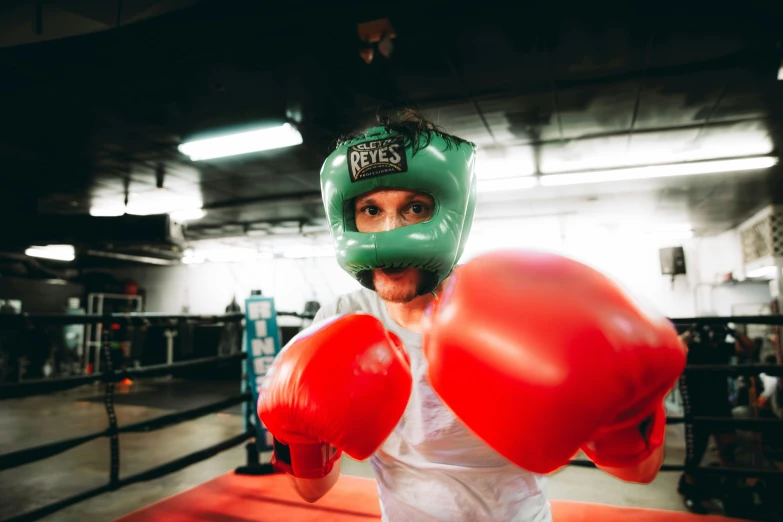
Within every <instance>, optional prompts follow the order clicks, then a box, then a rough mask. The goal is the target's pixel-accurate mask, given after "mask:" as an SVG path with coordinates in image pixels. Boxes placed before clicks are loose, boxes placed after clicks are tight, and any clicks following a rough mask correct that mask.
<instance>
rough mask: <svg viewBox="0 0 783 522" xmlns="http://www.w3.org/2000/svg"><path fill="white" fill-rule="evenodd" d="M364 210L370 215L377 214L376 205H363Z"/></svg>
mask: <svg viewBox="0 0 783 522" xmlns="http://www.w3.org/2000/svg"><path fill="white" fill-rule="evenodd" d="M364 211H365V212H366V213H367V214H369V215H371V216H377V215H378V207H365V208H364Z"/></svg>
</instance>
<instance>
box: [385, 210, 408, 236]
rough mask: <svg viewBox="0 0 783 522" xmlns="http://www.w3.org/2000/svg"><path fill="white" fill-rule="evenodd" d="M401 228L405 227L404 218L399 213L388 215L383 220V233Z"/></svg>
mask: <svg viewBox="0 0 783 522" xmlns="http://www.w3.org/2000/svg"><path fill="white" fill-rule="evenodd" d="M401 226H404V223H403V219H402V216H401V215H400V214H399V213H397V212H394V213H388V214H386V216H385V217H384V219H383V223H382V230H383V232H388V231H389V230H394V229H395V228H400V227H401Z"/></svg>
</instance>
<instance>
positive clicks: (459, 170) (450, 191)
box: [321, 127, 476, 294]
mask: <svg viewBox="0 0 783 522" xmlns="http://www.w3.org/2000/svg"><path fill="white" fill-rule="evenodd" d="M418 139H419V140H420V141H419V143H418V147H413V146H412V145H413V144H412V143H406V141H405V138H404V137H403V136H402V135H401V134H398V133H395V132H390V131H388V130H387V129H386V128H385V127H375V128H373V129H370V130H369V131H368V132H367V133H366V134H365V135H364V136H362V137H359V138H356V139H353V140H350V141H347V142H345V143H343V144H342V145H341V146H339V147H338V148H337V149H336V150H335V151H334V152H332V154H330V155H329V157H328V158H327V159H326V161H325V162H324V165H323V167H322V168H321V191H322V195H323V201H324V208H325V209H326V217H327V219H328V220H329V226H330V229H331V233H332V239H333V240H334V246H335V251H336V253H337V262H338V263H339V264H340V266H341V267H342V268H343V269H344V270H345V271H346V272H348V273H349V274H351V276H353V277H354V278H355V279H357V280H358V281H359V282H360V283H361V284H362V285H363V286H365V287H367V288H370V289H373V290H374V286H373V283H372V274H371V271H372V270H375V269H376V268H391V267H408V266H410V267H415V268H421V269H423V270H425V271H427V272H429V273H431V274H432V276H431V277H429V278H428V283H429V284H427V285H426V286H427V288H420V289H419V291H420V293H421V294H426V293H429V292H431V291H432V290H433V289H435V288H436V287H437V286H438V285H439V284H440V283H441V282H442V281H443V280H444V279H445V278H446V277H447V276H448V275H449V274H450V273H451V271H452V269H453V268H454V266H455V265H456V264H457V261H458V260H459V258H460V256H461V255H462V252H463V250H464V249H465V242H466V240H467V238H468V235H469V233H470V227H471V225H472V222H473V213H474V210H475V207H476V177H475V173H474V165H475V157H476V147H475V145H474V144H473V143H470V142H459V141H455V140H453V139H451V138H449V137H448V136H443V135H441V134H439V133H437V132H435V131H432V132H431V133H430V135H429V137H428V136H427V135H426V134H425V135H422V136H420V137H419V138H418ZM428 140H429V143H428ZM414 149H417V150H415V152H414ZM380 188H390V189H407V190H415V191H419V192H424V193H427V194H429V195H430V196H432V198H433V199H434V201H435V209H434V212H433V215H432V217H431V218H430V219H429V220H428V221H425V222H423V223H418V224H415V225H409V226H405V227H400V228H396V229H393V230H389V231H386V232H373V233H361V232H358V231H357V230H356V217H355V215H354V206H353V205H354V203H353V200H354V199H355V198H356V197H358V196H360V195H362V194H365V193H367V192H370V191H373V190H376V189H380ZM430 286H431V288H430Z"/></svg>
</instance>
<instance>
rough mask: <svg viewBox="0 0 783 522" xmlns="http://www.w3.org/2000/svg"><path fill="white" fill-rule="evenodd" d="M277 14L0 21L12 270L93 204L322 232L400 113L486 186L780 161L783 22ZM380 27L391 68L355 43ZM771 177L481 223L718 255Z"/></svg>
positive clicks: (646, 14) (230, 224) (168, 249)
mask: <svg viewBox="0 0 783 522" xmlns="http://www.w3.org/2000/svg"><path fill="white" fill-rule="evenodd" d="M266 4H270V3H268V2H239V1H236V2H229V1H225V0H216V1H209V0H204V1H196V0H191V1H187V0H180V1H175V0H170V1H154V0H146V1H145V0H135V1H130V0H123V1H119V0H111V1H108V0H106V1H103V0H93V1H91V2H74V1H59V2H45V3H44V2H37V1H17V2H13V1H11V2H6V3H4V4H3V6H2V7H0V114H1V115H2V125H1V126H0V207H1V208H0V218H1V219H2V223H3V227H4V228H5V229H6V231H12V230H13V231H14V232H15V233H12V234H3V235H2V236H4V239H3V238H2V237H0V250H2V251H3V252H4V253H5V254H6V255H18V253H19V252H22V251H23V250H24V248H25V246H28V244H37V243H36V242H38V243H40V242H41V241H44V240H48V241H50V240H52V237H51V234H49V237H44V236H45V234H44V235H42V234H41V230H42V229H43V230H49V231H51V230H57V224H58V223H60V224H63V223H65V224H67V225H62V226H64V227H65V226H67V227H68V228H69V229H74V228H76V229H80V230H86V229H90V228H91V227H94V226H96V225H94V223H97V221H94V220H96V219H99V218H92V220H93V221H91V220H90V209H91V208H93V207H95V206H96V205H101V204H106V203H107V202H109V203H116V202H122V203H123V204H124V203H125V202H133V201H134V200H135V201H153V200H158V199H161V198H163V197H173V198H180V199H182V200H183V201H184V200H187V201H196V202H198V204H199V205H200V206H201V207H203V209H204V210H205V211H206V216H205V217H203V218H202V219H200V220H198V221H192V222H189V223H188V224H187V226H186V227H185V229H184V235H185V238H186V240H187V241H195V240H199V239H205V238H225V237H254V238H261V239H260V240H263V237H265V236H274V235H276V234H288V235H291V234H294V235H296V234H298V233H300V232H308V231H309V232H312V233H318V232H319V231H324V230H325V227H324V220H323V208H322V206H321V200H320V191H319V180H318V172H319V169H320V166H321V163H322V161H323V159H324V158H325V156H326V155H327V154H328V153H329V151H330V146H331V145H332V144H333V143H334V140H335V138H337V137H338V136H340V134H342V133H345V132H349V131H352V130H356V129H358V128H361V127H364V126H369V125H371V124H372V123H373V122H374V120H375V117H376V114H377V113H379V112H383V111H387V110H390V109H394V108H399V107H405V106H413V107H417V108H419V109H420V110H422V111H423V112H424V113H425V115H427V116H429V117H430V118H432V119H434V120H436V121H437V122H438V123H440V124H441V125H442V126H443V127H445V128H446V130H448V131H449V132H451V133H454V134H457V135H459V136H461V137H464V138H467V139H470V140H473V141H474V142H476V143H477V144H478V145H479V147H480V148H481V150H482V158H481V160H480V163H479V175H480V176H484V177H492V175H493V173H494V175H498V172H500V171H503V175H532V176H542V177H543V176H546V175H547V174H551V173H558V172H588V173H589V172H590V171H591V170H595V169H600V168H608V167H627V166H640V165H649V164H656V163H674V162H680V161H692V160H709V159H714V158H724V157H746V156H762V155H766V156H773V157H777V156H778V153H779V151H780V148H781V144H782V143H783V81H780V80H778V78H777V76H778V74H779V70H780V71H781V72H780V74H783V70H781V67H783V63H782V60H783V48H782V47H781V42H782V41H783V3H779V2H766V3H753V2H746V3H743V4H741V7H740V4H738V5H737V6H735V7H733V8H732V9H723V8H721V7H719V5H720V4H715V3H712V4H705V5H704V6H702V7H693V8H692V9H686V8H683V7H679V6H678V7H677V8H664V7H656V4H653V3H649V4H647V3H638V4H635V5H634V7H633V9H630V8H629V7H628V6H625V7H624V8H623V9H608V8H600V9H598V8H592V9H586V8H585V7H580V8H579V9H578V10H572V9H570V8H568V7H567V6H566V5H565V4H559V3H540V4H536V3H530V2H516V3H513V4H511V5H513V7H506V8H502V9H501V8H495V7H485V6H484V5H482V4H481V3H470V4H459V3H457V2H451V3H442V2H436V3H429V4H427V3H423V2H421V3H418V4H416V5H415V7H413V6H412V5H411V4H407V3H404V2H370V3H368V2H364V3H356V2H329V4H330V5H329V6H328V7H308V6H305V5H304V4H298V3H296V2H289V3H279V2H275V3H271V4H272V5H266ZM322 4H325V3H322ZM377 20H381V22H376V23H378V24H380V26H375V27H381V28H382V30H381V32H382V33H383V36H384V40H383V43H382V45H381V46H380V48H379V43H378V42H367V41H363V38H362V37H360V24H362V23H365V22H372V21H377ZM361 27H363V28H365V29H366V28H367V26H366V25H365V26H361ZM370 29H372V26H371V27H370ZM367 39H368V38H364V40H367ZM389 44H391V45H389ZM369 49H372V51H373V56H372V60H369V63H367V62H368V60H367V58H368V53H369V51H368V50H369ZM384 54H387V55H388V56H385V55H384ZM362 55H363V56H362ZM283 122H290V123H292V124H294V125H295V126H296V128H298V129H299V131H300V133H301V135H302V138H303V143H302V144H301V145H299V146H295V147H290V148H285V149H277V150H272V151H266V152H260V153H255V154H247V155H242V156H235V157H230V158H222V159H215V160H207V161H195V162H194V161H191V160H190V159H189V158H188V157H187V156H185V155H183V154H182V153H181V152H179V150H178V148H177V147H178V145H179V144H181V143H182V142H184V141H186V140H188V139H191V138H193V137H199V136H203V135H205V134H209V133H215V132H222V131H227V130H231V129H242V128H246V127H248V126H252V125H258V124H262V125H271V124H278V123H283ZM781 174H782V173H781V166H780V164H778V165H777V166H774V167H771V168H767V169H757V170H753V171H747V172H744V171H738V172H730V173H723V174H714V175H702V176H688V177H669V178H665V177H664V178H656V179H649V180H638V181H627V182H625V181H623V182H615V183H590V184H574V185H568V186H554V187H550V186H539V187H535V188H533V189H529V190H517V191H508V190H504V191H499V192H487V193H482V195H481V199H480V203H479V210H478V217H480V218H481V217H519V218H525V217H533V216H544V215H577V216H578V215H581V214H590V213H592V214H606V215H614V216H624V215H633V214H639V215H641V214H644V215H646V216H647V217H650V216H654V217H655V219H659V220H661V221H662V222H666V221H672V222H675V221H677V222H679V221H683V220H687V221H688V222H690V223H692V224H693V227H694V230H695V231H696V232H697V233H698V234H715V233H720V232H722V231H724V230H727V229H729V228H731V227H733V226H736V225H737V224H738V223H740V222H741V221H743V220H744V219H746V218H747V217H748V216H749V214H751V213H752V212H754V211H755V210H757V209H759V208H761V207H763V206H765V205H768V204H771V203H783V184H781V182H780V178H781ZM73 219H75V221H69V220H73ZM74 234H75V235H74ZM70 235H71V236H74V237H75V239H74V242H78V243H79V245H78V246H79V248H82V249H83V250H84V252H87V251H88V250H91V251H96V252H97V251H102V252H107V251H111V252H116V253H123V252H124V253H125V254H131V255H139V253H140V252H141V253H143V255H144V256H146V257H151V258H161V259H168V260H176V259H177V258H178V257H179V256H180V255H181V250H182V248H184V247H185V245H186V243H184V242H182V241H181V240H172V239H171V238H162V237H160V234H159V231H154V230H152V231H150V235H149V237H143V234H141V237H138V236H139V234H136V237H133V238H131V239H129V240H128V241H125V242H122V241H117V242H114V244H110V243H107V241H106V240H105V238H104V239H101V238H100V237H98V236H96V235H93V236H91V235H90V234H86V233H85V234H81V235H80V234H76V233H73V232H71V233H70ZM91 238H92V239H91ZM92 242H94V244H92ZM128 259H131V258H128ZM128 259H125V260H122V261H119V262H129V261H128ZM78 262H80V263H82V264H86V265H96V266H103V265H106V264H107V263H109V262H110V260H109V259H107V258H106V257H104V256H98V257H96V258H95V259H90V256H89V255H85V256H83V257H81V258H80V261H78ZM113 262H114V263H117V262H118V261H117V260H116V259H115V260H114V261H113Z"/></svg>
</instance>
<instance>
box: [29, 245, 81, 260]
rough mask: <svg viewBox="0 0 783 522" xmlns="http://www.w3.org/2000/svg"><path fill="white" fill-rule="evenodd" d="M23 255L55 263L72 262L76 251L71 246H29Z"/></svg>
mask: <svg viewBox="0 0 783 522" xmlns="http://www.w3.org/2000/svg"><path fill="white" fill-rule="evenodd" d="M24 253H25V254H27V255H28V256H30V257H40V258H42V259H54V260H56V261H73V260H74V259H76V251H75V250H74V248H73V245H46V246H31V247H30V248H28V249H27V250H25V251H24Z"/></svg>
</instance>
